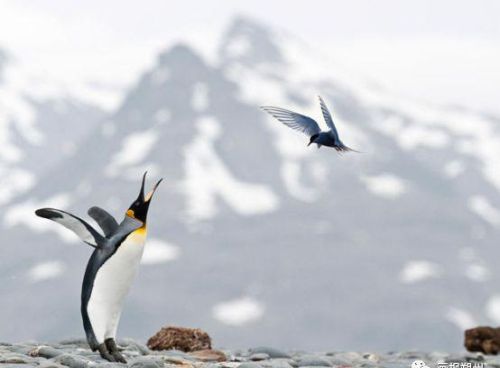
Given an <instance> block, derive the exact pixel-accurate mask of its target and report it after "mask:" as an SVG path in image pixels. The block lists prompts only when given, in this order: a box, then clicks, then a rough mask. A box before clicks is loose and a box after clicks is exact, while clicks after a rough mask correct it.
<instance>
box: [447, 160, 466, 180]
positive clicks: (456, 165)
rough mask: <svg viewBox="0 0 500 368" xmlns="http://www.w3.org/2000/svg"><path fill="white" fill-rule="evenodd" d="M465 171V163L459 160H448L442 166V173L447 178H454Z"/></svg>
mask: <svg viewBox="0 0 500 368" xmlns="http://www.w3.org/2000/svg"><path fill="white" fill-rule="evenodd" d="M464 171H465V164H464V163H463V162H462V161H459V160H453V161H450V162H448V163H447V164H446V165H445V166H444V173H445V175H446V176H447V177H449V178H456V177H457V176H459V175H460V174H462V173H463V172H464Z"/></svg>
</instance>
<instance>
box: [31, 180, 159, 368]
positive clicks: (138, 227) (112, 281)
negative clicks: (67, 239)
mask: <svg viewBox="0 0 500 368" xmlns="http://www.w3.org/2000/svg"><path fill="white" fill-rule="evenodd" d="M145 179H146V174H144V177H143V179H142V185H141V191H140V193H139V197H138V198H137V199H136V200H135V201H134V202H133V203H132V205H131V206H130V208H129V209H128V210H127V212H126V214H125V217H124V219H123V221H122V222H121V223H120V224H118V222H117V221H116V220H115V219H114V218H113V216H111V215H110V214H109V213H108V212H106V211H105V210H103V209H101V208H99V207H92V208H90V209H89V211H88V214H89V216H90V217H92V218H93V219H94V220H95V221H96V222H97V224H98V225H99V226H100V228H101V229H102V231H103V233H104V235H101V233H99V232H98V231H97V230H95V229H94V228H93V227H92V226H91V225H90V224H88V223H87V222H85V221H84V220H82V219H80V218H78V217H76V216H74V215H72V214H70V213H68V212H65V211H62V210H58V209H54V208H41V209H39V210H37V211H36V214H37V215H38V216H40V217H44V218H47V219H49V220H52V221H55V222H57V223H59V224H61V225H63V226H64V227H66V228H68V229H70V230H72V231H73V232H74V233H75V234H76V235H78V236H79V237H80V238H81V239H82V240H83V241H84V242H85V243H87V244H89V245H90V246H92V247H94V248H95V249H94V251H93V253H92V255H91V256H90V259H89V262H88V264H87V268H86V270H85V275H84V278H83V283H82V294H81V314H82V320H83V327H84V329H85V334H86V337H87V342H88V343H89V346H90V348H91V349H92V350H93V351H96V350H98V351H99V353H100V354H101V356H102V357H103V358H104V359H107V360H109V361H117V362H122V363H125V362H126V361H125V358H124V357H123V355H122V354H121V353H120V351H119V349H118V347H117V345H116V342H115V337H116V331H117V328H118V323H119V320H120V316H121V310H122V307H123V301H124V298H125V296H126V295H127V293H128V290H129V288H130V286H131V284H132V281H133V279H134V278H135V275H136V273H137V269H138V266H139V263H140V260H141V257H142V253H143V250H144V242H145V239H146V233H147V230H146V217H147V212H148V209H149V204H150V200H151V198H152V196H153V193H154V192H155V190H156V188H157V187H158V184H159V183H160V182H161V180H160V181H159V182H158V183H157V184H156V185H155V186H154V188H153V190H151V191H150V192H149V193H148V194H147V195H144V182H145Z"/></svg>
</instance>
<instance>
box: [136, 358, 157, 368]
mask: <svg viewBox="0 0 500 368" xmlns="http://www.w3.org/2000/svg"><path fill="white" fill-rule="evenodd" d="M129 367H130V368H163V363H162V361H161V359H157V358H156V359H155V358H153V357H137V358H135V359H134V360H132V361H131V362H129Z"/></svg>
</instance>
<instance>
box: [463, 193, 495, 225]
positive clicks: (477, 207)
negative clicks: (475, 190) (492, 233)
mask: <svg viewBox="0 0 500 368" xmlns="http://www.w3.org/2000/svg"><path fill="white" fill-rule="evenodd" d="M468 205H469V209H470V210H471V211H472V212H474V213H475V214H476V215H478V216H479V217H481V218H482V219H483V220H484V221H486V222H488V223H490V224H491V225H493V226H499V225H500V211H499V210H498V209H497V208H496V207H494V206H493V205H492V204H491V203H490V201H488V199H487V198H485V197H483V196H481V195H475V196H472V197H470V198H469V203H468Z"/></svg>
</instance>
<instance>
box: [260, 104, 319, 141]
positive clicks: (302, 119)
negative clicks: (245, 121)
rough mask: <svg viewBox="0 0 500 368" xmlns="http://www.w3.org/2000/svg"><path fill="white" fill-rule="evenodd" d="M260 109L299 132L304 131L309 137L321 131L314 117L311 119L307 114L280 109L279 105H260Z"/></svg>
mask: <svg viewBox="0 0 500 368" xmlns="http://www.w3.org/2000/svg"><path fill="white" fill-rule="evenodd" d="M261 109H262V110H264V111H265V112H267V113H269V114H271V115H272V116H274V117H275V118H276V119H278V120H279V121H281V122H282V123H283V124H285V125H286V126H288V127H290V128H292V129H295V130H298V131H299V132H302V133H305V134H307V135H308V136H309V137H312V136H313V135H315V134H319V133H320V132H321V129H320V128H319V126H318V123H316V121H315V120H314V119H311V118H310V117H308V116H305V115H301V114H298V113H296V112H293V111H290V110H286V109H282V108H281V107H274V106H261Z"/></svg>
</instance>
